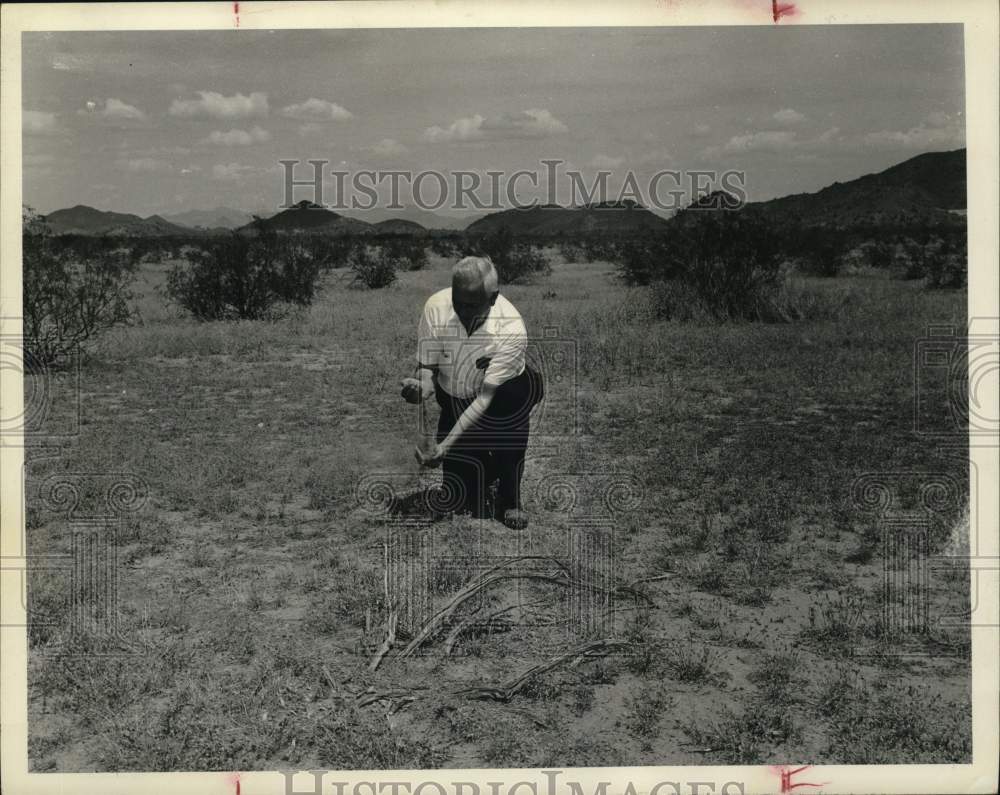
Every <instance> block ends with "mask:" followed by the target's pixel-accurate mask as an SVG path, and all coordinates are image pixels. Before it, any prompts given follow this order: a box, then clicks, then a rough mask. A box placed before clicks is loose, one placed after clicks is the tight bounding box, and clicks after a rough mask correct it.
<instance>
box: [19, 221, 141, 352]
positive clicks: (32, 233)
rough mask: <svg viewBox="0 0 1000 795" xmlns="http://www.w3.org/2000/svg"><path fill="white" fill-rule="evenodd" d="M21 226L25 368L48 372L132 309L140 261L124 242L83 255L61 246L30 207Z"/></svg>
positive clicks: (99, 243)
mask: <svg viewBox="0 0 1000 795" xmlns="http://www.w3.org/2000/svg"><path fill="white" fill-rule="evenodd" d="M22 220H23V233H22V245H23V249H22V251H23V258H22V262H23V274H24V284H23V294H24V302H23V308H24V332H23V334H24V366H25V369H26V370H27V371H33V370H37V369H40V368H46V367H49V366H52V365H55V364H57V363H58V361H59V360H60V359H61V358H62V357H65V356H67V355H72V354H73V353H74V352H75V351H76V350H78V348H79V346H81V345H82V344H83V343H85V342H87V341H88V340H90V339H91V338H92V337H94V336H95V335H96V334H98V333H100V332H102V331H105V330H107V329H110V328H112V327H113V326H118V325H124V324H128V323H129V322H131V321H132V319H133V318H134V312H133V311H132V310H131V309H130V308H129V302H130V301H131V300H132V298H133V295H132V292H131V289H130V288H131V285H132V283H133V281H134V279H135V276H136V271H137V267H138V260H137V259H136V257H134V256H133V251H132V249H131V248H130V247H129V246H127V245H125V244H124V243H123V242H122V241H118V240H114V239H112V238H98V239H96V240H93V241H89V245H88V246H87V247H86V249H85V250H82V251H79V252H78V251H76V250H74V249H73V248H72V247H69V246H65V245H60V244H59V242H58V241H57V240H56V239H55V238H53V236H52V235H51V233H50V230H49V229H48V226H47V225H46V224H45V222H44V220H43V219H42V218H41V217H40V216H39V215H38V214H37V213H35V212H34V211H33V210H32V209H31V208H28V207H26V208H25V209H24V211H23V214H22Z"/></svg>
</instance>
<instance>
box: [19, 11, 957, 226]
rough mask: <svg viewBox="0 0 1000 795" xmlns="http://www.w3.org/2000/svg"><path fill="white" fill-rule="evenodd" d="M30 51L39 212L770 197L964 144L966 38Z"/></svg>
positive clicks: (436, 36) (604, 38)
mask: <svg viewBox="0 0 1000 795" xmlns="http://www.w3.org/2000/svg"><path fill="white" fill-rule="evenodd" d="M23 54H24V55H23V57H24V61H23V66H24V72H23V89H24V91H23V95H24V102H23V117H22V126H23V130H24V172H23V173H24V199H25V202H26V203H27V204H30V205H32V206H34V207H35V208H36V209H38V210H39V211H41V212H50V211H52V210H55V209H58V208H60V207H67V206H71V205H74V204H88V205H91V206H94V207H98V208H99V209H106V210H115V211H119V212H134V213H138V214H141V215H148V214H151V213H160V212H163V213H169V212H177V211H181V210H188V209H200V208H211V207H215V206H219V205H222V206H228V207H236V208H241V209H247V210H266V209H268V208H271V209H273V208H275V207H276V206H277V205H278V204H280V202H281V200H282V190H283V183H282V171H281V168H280V167H279V166H278V160H279V159H290V158H299V159H302V160H305V159H309V158H313V159H316V158H319V159H324V160H328V161H330V163H331V168H333V167H337V168H340V169H344V170H347V171H354V170H357V169H362V168H368V169H383V170H387V169H410V170H413V171H422V170H428V169H439V170H445V171H454V170H457V169H463V170H464V169H467V170H473V171H478V172H485V171H487V170H507V171H513V170H516V169H530V170H537V169H539V168H541V167H540V166H539V165H538V163H539V161H540V160H541V159H543V158H560V159H562V160H564V161H566V162H567V163H568V164H569V167H570V168H576V169H579V170H580V171H582V172H584V173H585V174H593V173H594V172H595V170H596V169H598V168H603V169H606V170H611V171H612V172H613V173H614V174H615V178H614V179H613V180H612V184H613V185H614V184H616V183H617V182H618V181H620V179H621V178H622V175H623V174H624V173H625V171H627V170H629V169H631V170H633V171H635V172H636V173H637V174H639V175H650V174H652V173H654V172H655V171H657V170H658V169H675V170H685V169H706V168H714V169H718V170H723V169H740V170H743V171H745V172H746V174H747V177H746V180H747V186H746V187H747V191H748V194H749V198H750V199H766V198H771V197H774V196H780V195H785V194H788V193H796V192H802V191H814V190H817V189H819V188H821V187H823V186H825V185H828V184H830V183H831V182H833V181H836V180H839V181H845V180H848V179H853V178H854V177H857V176H860V175H862V174H866V173H870V172H872V171H878V170H881V169H884V168H886V167H888V166H890V165H892V164H894V163H896V162H899V161H901V160H904V159H906V158H908V157H912V156H913V155H915V154H918V153H920V152H926V151H938V150H945V149H955V148H957V147H960V146H963V145H964V96H963V95H964V81H963V52H962V34H961V27H960V26H944V25H933V26H932V25H925V26H865V27H860V26H858V27H847V26H844V27H829V26H816V27H807V26H787V27H740V28H642V29H641V28H614V29H545V30H541V29H520V30H503V29H494V30H481V29H480V30H460V29H450V30H414V31H405V30H368V31H266V32H258V31H247V30H240V31H211V32H187V31H176V32H114V33H103V32H102V33H33V34H25V35H24V39H23ZM640 178H641V177H640ZM430 192H432V191H430ZM296 198H304V196H297V197H296Z"/></svg>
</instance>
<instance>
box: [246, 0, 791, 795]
mask: <svg viewBox="0 0 1000 795" xmlns="http://www.w3.org/2000/svg"><path fill="white" fill-rule="evenodd" d="M233 17H234V18H235V19H234V22H235V24H236V27H239V26H240V4H239V3H233ZM774 21H775V22H777V21H778V18H777V17H775V18H774ZM236 795H240V782H239V781H237V782H236Z"/></svg>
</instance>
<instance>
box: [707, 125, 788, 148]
mask: <svg viewBox="0 0 1000 795" xmlns="http://www.w3.org/2000/svg"><path fill="white" fill-rule="evenodd" d="M794 145H795V133H793V132H789V131H787V130H760V131H758V132H754V133H747V134H746V135H734V136H733V137H732V138H730V139H729V140H728V141H726V143H725V145H724V146H723V147H722V149H723V151H725V152H779V151H781V150H783V149H787V148H788V147H790V146H794Z"/></svg>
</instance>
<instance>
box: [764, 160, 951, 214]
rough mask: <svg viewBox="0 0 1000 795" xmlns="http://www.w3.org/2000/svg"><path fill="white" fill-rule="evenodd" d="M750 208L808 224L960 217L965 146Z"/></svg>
mask: <svg viewBox="0 0 1000 795" xmlns="http://www.w3.org/2000/svg"><path fill="white" fill-rule="evenodd" d="M747 207H748V208H751V209H755V210H758V211H760V212H763V213H765V214H767V215H770V216H773V217H774V218H775V219H776V220H778V219H780V220H783V221H786V222H793V223H795V222H798V223H801V224H803V225H805V226H834V227H852V226H867V225H879V224H893V223H912V222H914V221H922V222H943V223H948V222H949V221H950V222H955V221H957V216H959V215H961V214H962V213H960V212H959V211H962V210H965V209H966V162H965V149H956V150H954V151H951V152H929V153H927V154H923V155H917V156H916V157H913V158H910V159H909V160H906V161H904V162H902V163H899V164H898V165H895V166H892V167H891V168H888V169H886V170H885V171H881V172H879V173H877V174H866V175H865V176H863V177H858V178H857V179H853V180H851V181H850V182H834V183H833V184H832V185H830V186H828V187H826V188H823V189H822V190H820V191H817V192H816V193H796V194H793V195H791V196H783V197H782V198H780V199H771V200H770V201H766V202H753V203H750V204H748V205H747Z"/></svg>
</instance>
